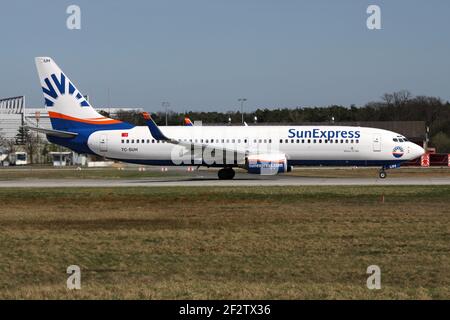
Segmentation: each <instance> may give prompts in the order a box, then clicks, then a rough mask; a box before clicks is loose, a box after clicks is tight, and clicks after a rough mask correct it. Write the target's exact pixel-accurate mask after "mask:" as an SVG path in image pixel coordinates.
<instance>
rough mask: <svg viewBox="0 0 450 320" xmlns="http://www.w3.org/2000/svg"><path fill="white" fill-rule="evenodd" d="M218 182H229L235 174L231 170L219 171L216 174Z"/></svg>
mask: <svg viewBox="0 0 450 320" xmlns="http://www.w3.org/2000/svg"><path fill="white" fill-rule="evenodd" d="M217 175H218V177H219V180H231V179H233V178H234V175H235V172H234V170H233V169H232V168H223V169H220V170H219V172H218V173H217Z"/></svg>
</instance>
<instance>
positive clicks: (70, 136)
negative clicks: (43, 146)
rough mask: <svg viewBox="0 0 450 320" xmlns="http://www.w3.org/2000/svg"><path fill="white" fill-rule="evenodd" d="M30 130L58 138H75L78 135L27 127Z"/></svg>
mask: <svg viewBox="0 0 450 320" xmlns="http://www.w3.org/2000/svg"><path fill="white" fill-rule="evenodd" d="M26 127H27V128H28V129H30V130H33V131H37V132H40V133H45V134H46V135H48V136H52V137H58V138H75V137H76V136H77V135H78V133H75V132H68V131H60V130H52V129H44V128H37V127H30V126H26Z"/></svg>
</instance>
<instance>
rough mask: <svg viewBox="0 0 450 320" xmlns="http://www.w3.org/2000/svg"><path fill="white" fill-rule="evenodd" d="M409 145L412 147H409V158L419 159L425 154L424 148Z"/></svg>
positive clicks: (413, 144)
mask: <svg viewBox="0 0 450 320" xmlns="http://www.w3.org/2000/svg"><path fill="white" fill-rule="evenodd" d="M411 144H412V146H411V158H412V159H416V158H419V157H421V156H422V155H423V154H424V153H425V150H424V148H422V147H421V146H419V145H417V144H415V143H411Z"/></svg>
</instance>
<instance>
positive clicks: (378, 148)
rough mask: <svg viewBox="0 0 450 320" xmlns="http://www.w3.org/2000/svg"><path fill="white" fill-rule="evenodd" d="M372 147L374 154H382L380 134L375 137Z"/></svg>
mask: <svg viewBox="0 0 450 320" xmlns="http://www.w3.org/2000/svg"><path fill="white" fill-rule="evenodd" d="M372 145H373V152H381V136H380V135H379V134H374V135H373V140H372Z"/></svg>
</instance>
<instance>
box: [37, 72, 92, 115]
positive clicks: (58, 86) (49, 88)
mask: <svg viewBox="0 0 450 320" xmlns="http://www.w3.org/2000/svg"><path fill="white" fill-rule="evenodd" d="M44 82H45V85H46V87H42V91H43V92H44V99H45V106H47V107H53V105H54V104H55V100H57V99H58V97H60V96H63V95H65V94H69V95H71V96H73V97H74V98H75V99H76V100H77V102H78V103H79V105H80V107H90V105H89V102H87V100H86V99H85V98H84V97H83V95H82V94H81V93H80V92H79V91H78V90H77V88H75V86H74V85H73V84H72V83H71V82H70V80H69V79H68V78H67V77H66V76H65V75H64V73H62V72H61V75H60V77H59V79H58V77H57V76H56V75H55V74H52V75H51V76H50V77H49V78H45V79H44Z"/></svg>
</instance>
